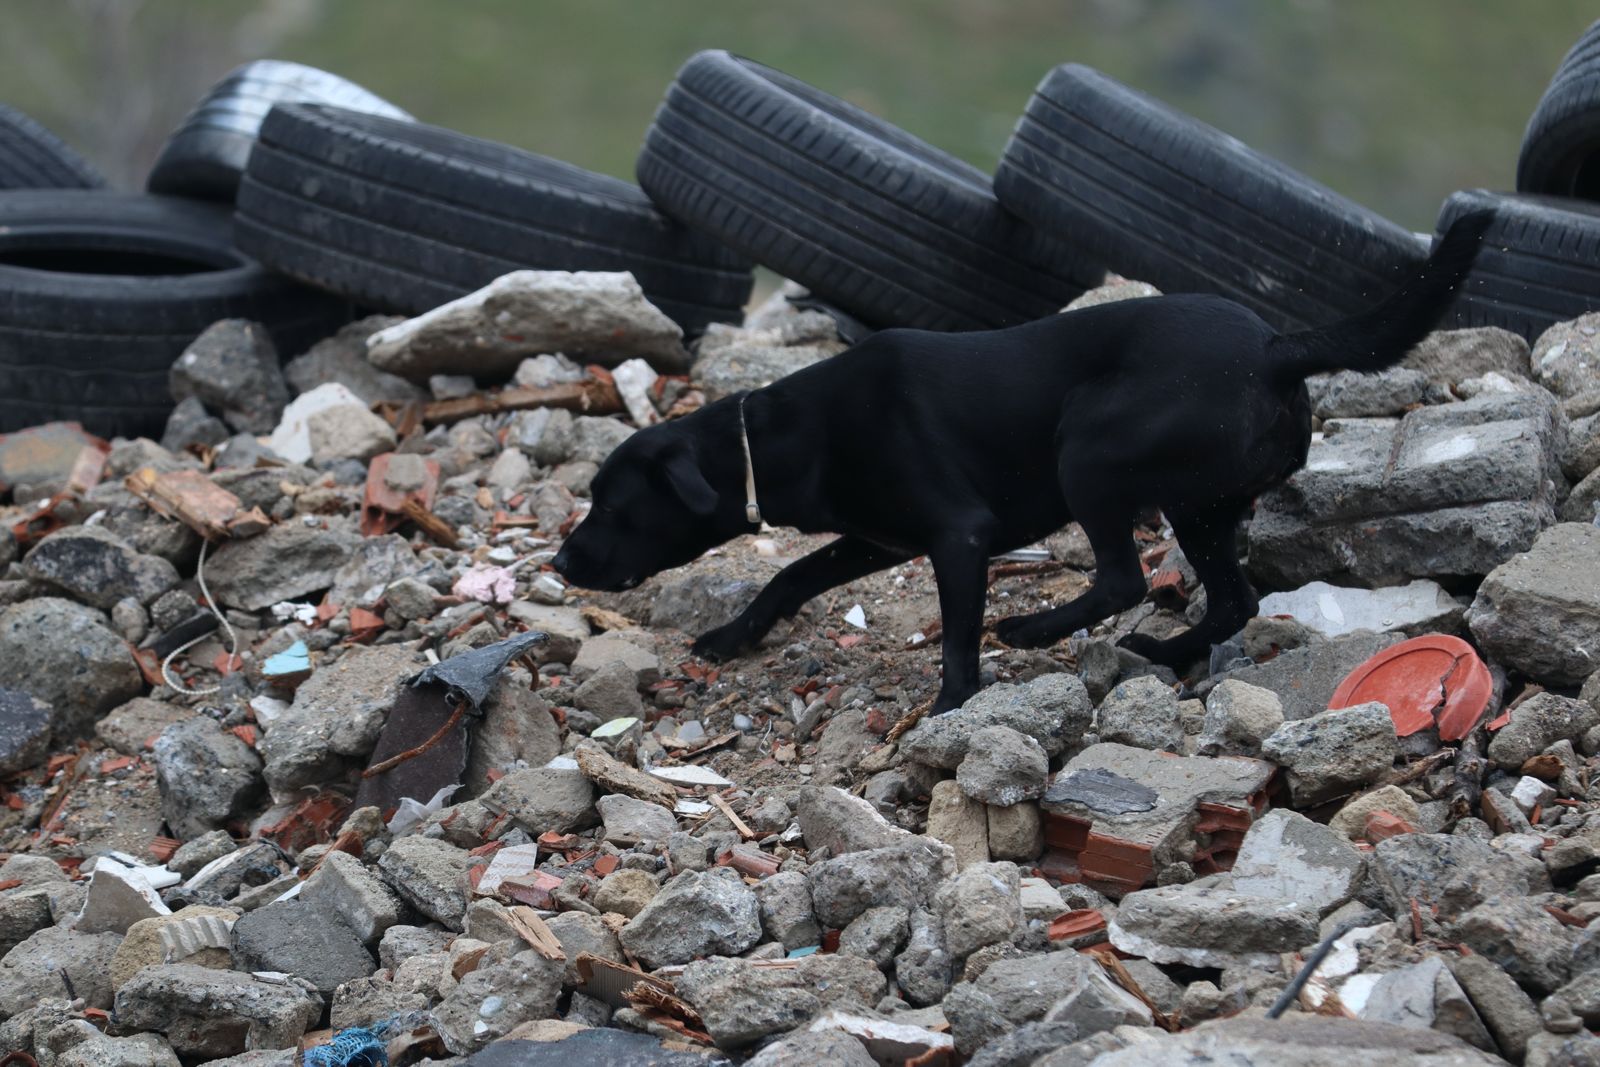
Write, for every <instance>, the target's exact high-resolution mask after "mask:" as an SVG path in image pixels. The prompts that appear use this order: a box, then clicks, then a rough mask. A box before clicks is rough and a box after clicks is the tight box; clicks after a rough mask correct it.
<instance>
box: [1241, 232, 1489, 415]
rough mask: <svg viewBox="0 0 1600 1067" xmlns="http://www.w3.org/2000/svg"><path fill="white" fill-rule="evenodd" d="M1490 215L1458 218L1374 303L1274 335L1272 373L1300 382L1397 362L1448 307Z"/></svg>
mask: <svg viewBox="0 0 1600 1067" xmlns="http://www.w3.org/2000/svg"><path fill="white" fill-rule="evenodd" d="M1493 219H1494V215H1493V213H1492V212H1489V211H1474V212H1471V213H1469V214H1466V215H1462V216H1461V217H1460V218H1458V219H1457V220H1456V221H1455V222H1454V223H1452V224H1451V226H1450V229H1449V230H1447V231H1446V232H1445V235H1444V237H1443V238H1442V239H1441V240H1440V242H1439V245H1438V247H1437V248H1435V249H1434V250H1433V254H1432V255H1431V256H1429V257H1428V259H1427V262H1425V263H1423V264H1422V267H1421V269H1420V270H1418V271H1417V273H1416V274H1415V275H1414V276H1413V277H1412V278H1411V279H1410V280H1409V281H1407V282H1406V283H1405V284H1404V285H1402V286H1401V287H1400V288H1399V289H1397V290H1395V291H1394V292H1393V293H1391V294H1390V295H1389V297H1388V298H1387V299H1386V300H1384V301H1383V302H1382V303H1380V304H1378V305H1377V306H1376V307H1373V308H1371V309H1370V310H1367V311H1363V312H1362V313H1361V314H1359V315H1352V316H1351V317H1349V318H1347V319H1340V320H1339V321H1338V322H1334V323H1330V324H1329V325H1327V326H1319V327H1317V328H1316V329H1313V330H1301V331H1299V332H1297V333H1285V334H1279V335H1278V336H1277V337H1274V338H1273V339H1272V341H1271V342H1270V343H1269V344H1268V346H1267V359H1268V361H1269V366H1270V367H1271V373H1272V375H1273V377H1275V378H1278V379H1279V380H1281V381H1283V382H1285V383H1286V384H1287V383H1290V382H1294V383H1298V382H1300V381H1302V380H1304V379H1305V378H1307V377H1309V376H1310V375H1313V374H1321V373H1323V372H1324V371H1333V370H1357V371H1379V370H1383V369H1384V368H1386V367H1392V366H1394V365H1395V364H1396V363H1399V362H1400V361H1401V360H1402V359H1404V358H1405V357H1406V353H1407V352H1409V351H1411V347H1412V346H1413V345H1415V344H1416V343H1417V342H1418V341H1421V340H1422V339H1423V338H1424V337H1426V336H1427V335H1428V332H1429V331H1430V330H1432V329H1433V327H1434V325H1435V324H1436V323H1437V322H1438V321H1439V319H1440V317H1441V316H1443V315H1444V313H1445V311H1446V309H1448V308H1449V306H1450V302H1451V300H1452V299H1453V298H1454V295H1455V290H1456V287H1457V286H1459V285H1460V284H1461V282H1462V280H1463V279H1464V278H1466V276H1467V271H1468V270H1470V269H1471V267H1472V261H1473V260H1474V259H1475V258H1476V257H1477V255H1478V247H1479V245H1480V244H1481V243H1482V241H1483V233H1484V231H1485V230H1486V229H1488V227H1489V224H1490V222H1492V221H1493Z"/></svg>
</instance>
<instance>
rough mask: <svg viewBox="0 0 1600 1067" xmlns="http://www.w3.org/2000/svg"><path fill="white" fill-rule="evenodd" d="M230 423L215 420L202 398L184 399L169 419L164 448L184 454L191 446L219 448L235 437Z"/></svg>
mask: <svg viewBox="0 0 1600 1067" xmlns="http://www.w3.org/2000/svg"><path fill="white" fill-rule="evenodd" d="M231 433H232V431H231V430H229V429H228V426H227V423H225V422H223V421H222V420H221V419H218V418H214V417H212V415H211V414H210V413H209V412H207V411H206V406H205V405H204V404H203V403H201V402H200V398H199V397H193V396H189V397H184V398H183V399H182V400H180V401H179V402H178V405H177V406H176V407H174V408H173V409H172V414H170V415H168V416H167V428H166V429H165V430H163V431H162V433H161V447H162V448H164V449H166V450H167V451H169V452H183V451H184V450H185V449H187V448H188V447H189V446H190V445H199V446H201V447H202V448H215V447H216V446H217V445H220V444H222V442H224V441H226V440H227V439H228V437H229V436H230V435H231Z"/></svg>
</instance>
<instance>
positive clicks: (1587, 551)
mask: <svg viewBox="0 0 1600 1067" xmlns="http://www.w3.org/2000/svg"><path fill="white" fill-rule="evenodd" d="M1467 623H1468V624H1469V625H1470V626H1471V627H1472V634H1473V636H1474V637H1476V638H1477V639H1478V642H1479V644H1480V645H1481V646H1482V647H1483V649H1484V650H1485V651H1486V652H1488V653H1489V655H1491V656H1493V657H1494V658H1495V659H1497V660H1499V661H1501V662H1503V663H1506V664H1509V665H1510V666H1513V667H1516V668H1517V669H1518V670H1521V671H1523V672H1525V673H1527V674H1529V675H1532V676H1533V677H1535V678H1537V679H1539V680H1540V681H1542V682H1546V683H1548V684H1552V685H1577V684H1580V683H1581V682H1582V681H1583V680H1584V679H1585V678H1587V677H1588V676H1589V675H1590V674H1592V673H1593V672H1594V671H1595V669H1596V666H1597V664H1600V653H1596V652H1595V651H1592V650H1594V649H1600V527H1596V526H1594V525H1592V524H1587V523H1563V524H1562V525H1559V526H1556V527H1553V528H1552V529H1550V530H1547V531H1546V532H1545V533H1543V534H1541V535H1540V537H1539V539H1538V541H1536V542H1535V543H1534V545H1533V547H1532V548H1531V549H1529V550H1528V551H1527V552H1525V553H1523V554H1521V555H1518V556H1515V557H1513V558H1512V559H1510V560H1509V561H1508V562H1506V563H1504V564H1503V565H1501V566H1499V567H1497V568H1495V570H1494V571H1493V572H1491V573H1490V575H1489V576H1488V577H1487V578H1485V579H1484V581H1483V584H1482V585H1481V586H1480V587H1479V589H1478V595H1477V598H1476V599H1475V600H1473V602H1472V608H1471V609H1470V610H1469V611H1468V612H1467Z"/></svg>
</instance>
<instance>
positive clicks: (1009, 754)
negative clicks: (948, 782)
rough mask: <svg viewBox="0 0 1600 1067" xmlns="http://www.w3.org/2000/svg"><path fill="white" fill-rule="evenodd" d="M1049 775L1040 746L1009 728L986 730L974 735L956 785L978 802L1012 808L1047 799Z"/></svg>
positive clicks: (987, 727)
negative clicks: (1026, 802)
mask: <svg viewBox="0 0 1600 1067" xmlns="http://www.w3.org/2000/svg"><path fill="white" fill-rule="evenodd" d="M1049 771H1050V762H1049V760H1048V759H1047V758H1046V757H1045V753H1044V749H1043V748H1041V747H1040V746H1039V742H1037V741H1035V740H1034V739H1033V738H1031V737H1029V736H1028V735H1027V734H1023V733H1018V732H1017V731H1016V730H1013V729H1011V728H1010V727H1009V726H986V727H984V728H983V729H981V730H978V731H976V732H974V733H973V735H972V741H971V743H970V744H969V746H968V750H967V755H966V758H965V759H963V760H962V761H961V766H960V767H958V768H957V769H956V781H957V782H958V783H959V784H960V786H961V791H962V792H964V793H966V794H967V796H969V797H972V798H973V799H974V800H979V801H982V802H983V803H985V804H993V805H997V806H1000V807H1010V806H1012V805H1014V804H1020V803H1022V802H1023V801H1025V800H1037V799H1038V798H1039V797H1042V796H1044V790H1045V785H1046V782H1045V778H1046V776H1047V775H1048V774H1049Z"/></svg>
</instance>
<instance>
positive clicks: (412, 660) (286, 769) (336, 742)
mask: <svg viewBox="0 0 1600 1067" xmlns="http://www.w3.org/2000/svg"><path fill="white" fill-rule="evenodd" d="M423 666H424V663H423V661H422V660H421V659H420V658H419V657H418V656H417V654H416V653H415V652H413V651H411V650H410V649H409V648H407V647H405V646H403V645H379V646H375V647H367V646H362V645H356V646H352V647H351V648H350V649H349V650H347V651H346V652H345V653H344V655H342V656H340V657H339V659H338V660H337V661H335V662H334V663H332V664H330V665H328V666H323V667H319V668H318V669H317V670H316V671H314V672H313V673H312V675H311V677H310V678H309V679H307V680H306V681H305V682H303V683H301V685H300V688H299V689H297V690H296V691H295V697H294V703H293V704H291V705H290V706H289V710H288V711H286V712H284V713H283V714H282V715H280V716H278V717H277V718H276V719H274V720H273V721H272V724H271V726H270V727H268V729H267V731H266V736H264V737H263V738H262V739H261V742H260V744H259V746H258V751H259V752H260V753H261V758H262V759H263V760H264V761H265V764H266V766H265V775H266V779H267V785H269V786H270V787H271V788H272V790H273V791H274V792H275V793H279V794H286V793H288V792H290V791H292V790H295V789H298V788H300V787H301V786H308V785H320V784H322V783H323V782H326V781H328V780H329V779H331V778H335V777H337V776H339V775H340V774H342V773H343V772H344V771H345V770H346V769H348V768H349V767H350V766H351V764H352V763H353V762H354V761H359V760H364V759H365V758H366V757H368V756H370V755H371V754H372V749H373V747H374V746H375V745H376V744H377V743H378V734H379V733H380V732H382V730H383V724H384V720H385V719H386V718H387V717H388V715H389V709H390V708H391V707H393V706H394V702H395V698H396V695H397V694H398V692H399V688H400V682H401V680H402V679H404V678H408V677H410V676H411V675H413V674H415V673H417V671H419V670H420V669H421V668H422V667H423Z"/></svg>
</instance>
